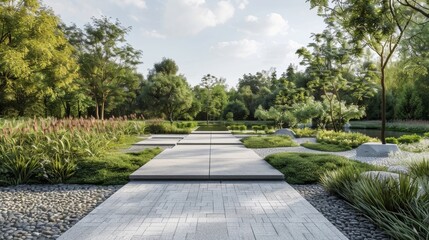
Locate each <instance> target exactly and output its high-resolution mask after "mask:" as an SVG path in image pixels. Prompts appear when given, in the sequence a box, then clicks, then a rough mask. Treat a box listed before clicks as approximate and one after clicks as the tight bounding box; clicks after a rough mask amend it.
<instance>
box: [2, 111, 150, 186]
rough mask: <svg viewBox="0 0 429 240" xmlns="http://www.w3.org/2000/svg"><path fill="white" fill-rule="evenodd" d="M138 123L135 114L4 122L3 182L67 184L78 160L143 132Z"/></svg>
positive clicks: (99, 152)
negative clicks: (102, 118) (125, 137)
mask: <svg viewBox="0 0 429 240" xmlns="http://www.w3.org/2000/svg"><path fill="white" fill-rule="evenodd" d="M129 119H131V121H130V120H129ZM135 120H136V116H135V115H131V116H129V117H119V118H115V117H112V118H110V119H108V120H96V119H93V118H92V119H83V118H80V119H73V118H68V119H61V120H60V119H55V118H47V119H41V118H40V119H38V118H34V119H29V120H11V121H8V120H5V121H4V122H3V123H2V127H1V129H0V131H1V132H2V133H3V134H1V135H0V172H1V173H2V175H1V176H0V182H2V183H6V184H22V183H29V182H32V181H36V182H40V181H48V182H53V183H60V182H64V181H65V180H66V179H68V178H70V177H71V176H72V175H73V174H74V172H75V170H76V162H77V161H80V160H82V159H83V158H86V157H92V156H100V155H101V154H103V153H105V152H106V150H107V149H108V148H109V144H110V143H111V142H120V141H121V139H122V138H123V137H124V136H125V135H130V134H141V133H143V131H144V128H145V125H144V122H140V121H135Z"/></svg>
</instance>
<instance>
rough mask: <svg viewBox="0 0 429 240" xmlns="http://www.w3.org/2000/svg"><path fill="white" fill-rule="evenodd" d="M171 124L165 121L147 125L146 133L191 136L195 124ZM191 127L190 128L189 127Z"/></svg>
mask: <svg viewBox="0 0 429 240" xmlns="http://www.w3.org/2000/svg"><path fill="white" fill-rule="evenodd" d="M179 125H180V127H179V126H178V124H171V123H166V122H163V121H152V122H150V123H148V124H147V126H146V129H145V133H149V134H189V133H191V132H192V129H193V128H195V127H193V124H189V125H188V124H179ZM187 126H190V127H187Z"/></svg>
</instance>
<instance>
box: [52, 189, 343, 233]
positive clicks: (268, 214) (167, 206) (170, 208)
mask: <svg viewBox="0 0 429 240" xmlns="http://www.w3.org/2000/svg"><path fill="white" fill-rule="evenodd" d="M59 239H60V240H75V239H76V240H77V239H79V240H80V239H100V240H106V239H186V240H187V239H208V240H211V239H222V240H223V239H225V240H229V239H270V240H273V239H292V240H293V239H318V240H324V239H326V240H327V239H329V240H332V239H340V240H343V239H347V238H346V237H345V236H344V235H343V234H342V233H341V232H340V231H338V230H337V229H336V228H335V227H334V226H333V225H332V224H331V223H330V222H329V221H328V220H327V219H326V218H324V217H323V215H322V214H321V213H319V212H318V211H317V210H316V209H315V208H314V207H313V206H311V204H310V203H308V202H307V201H306V200H305V199H304V198H303V197H302V196H301V195H299V194H298V193H297V192H296V191H295V190H294V189H293V188H292V187H291V186H290V185H288V184H287V183H285V182H251V183H249V182H223V183H219V182H202V183H192V182H177V181H175V182H146V183H141V182H130V183H128V184H127V185H125V186H124V187H122V188H121V189H120V190H118V191H117V192H116V193H115V194H113V195H112V196H111V197H110V198H109V199H107V200H106V201H105V202H103V203H102V204H101V205H99V206H98V207H97V208H96V209H94V210H93V211H92V212H91V213H89V214H88V215H87V216H86V217H84V218H83V219H82V220H81V221H79V222H78V223H77V224H76V225H74V226H73V227H72V228H71V229H69V230H68V231H67V232H66V233H64V234H63V235H62V236H61V237H60V238H59Z"/></svg>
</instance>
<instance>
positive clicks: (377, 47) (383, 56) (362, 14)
mask: <svg viewBox="0 0 429 240" xmlns="http://www.w3.org/2000/svg"><path fill="white" fill-rule="evenodd" d="M330 2H331V4H330ZM310 3H311V6H312V7H319V12H320V13H322V14H324V15H325V16H326V17H327V18H332V19H334V20H335V21H336V22H337V23H339V24H340V26H342V27H343V28H344V29H345V30H346V31H348V32H349V34H350V35H351V36H352V37H353V39H354V41H355V42H362V43H363V44H364V46H366V47H368V48H370V49H371V50H372V51H373V52H374V53H375V54H376V55H377V56H378V67H379V71H380V74H379V78H380V85H381V97H382V101H381V102H382V104H381V141H382V143H383V144H385V143H386V139H385V131H386V83H385V82H386V68H387V67H388V64H389V63H390V61H391V60H392V57H393V56H394V54H395V51H396V50H397V48H398V46H399V44H400V42H401V40H402V39H403V36H404V33H405V31H406V30H407V28H408V27H409V26H410V23H411V22H412V19H413V13H414V12H413V11H410V10H409V8H406V7H404V6H402V5H401V4H399V3H398V2H396V1H387V0H332V1H329V0H310Z"/></svg>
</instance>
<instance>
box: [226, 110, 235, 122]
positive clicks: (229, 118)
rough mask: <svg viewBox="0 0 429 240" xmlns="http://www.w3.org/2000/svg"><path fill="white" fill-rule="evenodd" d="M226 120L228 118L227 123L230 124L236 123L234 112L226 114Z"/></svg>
mask: <svg viewBox="0 0 429 240" xmlns="http://www.w3.org/2000/svg"><path fill="white" fill-rule="evenodd" d="M225 118H226V121H228V122H232V121H234V113H233V112H227V113H226V114H225Z"/></svg>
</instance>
